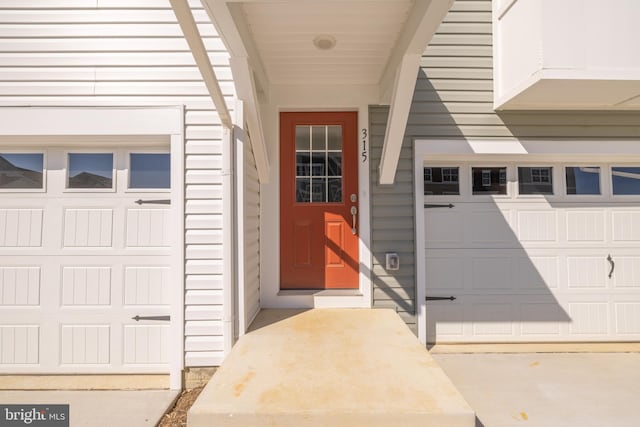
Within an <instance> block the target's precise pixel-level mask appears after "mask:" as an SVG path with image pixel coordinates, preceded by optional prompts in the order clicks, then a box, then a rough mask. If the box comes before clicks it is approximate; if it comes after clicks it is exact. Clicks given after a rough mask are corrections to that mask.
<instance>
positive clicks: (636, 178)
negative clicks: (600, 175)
mask: <svg viewBox="0 0 640 427" xmlns="http://www.w3.org/2000/svg"><path fill="white" fill-rule="evenodd" d="M611 171H612V174H611V175H612V176H611V179H612V181H613V194H620V195H625V194H626V195H632V194H640V167H613V168H611Z"/></svg>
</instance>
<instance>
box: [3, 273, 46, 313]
mask: <svg viewBox="0 0 640 427" xmlns="http://www.w3.org/2000/svg"><path fill="white" fill-rule="evenodd" d="M0 305H3V306H37V305H40V267H38V266H30V267H26V266H25V267H0Z"/></svg>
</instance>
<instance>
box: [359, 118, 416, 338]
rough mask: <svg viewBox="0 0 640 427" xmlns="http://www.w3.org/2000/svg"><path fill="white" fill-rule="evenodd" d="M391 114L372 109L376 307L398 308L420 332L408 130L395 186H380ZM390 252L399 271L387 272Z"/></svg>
mask: <svg viewBox="0 0 640 427" xmlns="http://www.w3.org/2000/svg"><path fill="white" fill-rule="evenodd" d="M388 115H389V108H388V107H370V108H369V120H370V124H369V131H370V133H371V163H370V164H371V241H372V244H371V253H372V258H373V262H372V270H373V271H372V275H371V280H372V284H373V307H374V308H383V307H384V308H395V309H396V311H397V312H398V314H399V315H400V317H402V319H403V320H404V321H405V322H406V323H407V325H409V327H410V328H411V329H412V331H413V332H414V333H417V327H416V318H415V295H416V285H415V276H416V274H415V228H414V207H413V188H414V185H413V156H412V146H411V141H412V139H411V135H410V133H409V131H410V129H408V132H407V136H406V137H405V139H404V141H403V144H402V151H401V152H400V161H399V162H398V170H397V172H396V180H395V184H393V185H378V184H377V182H378V167H379V165H380V156H381V154H382V145H383V143H384V132H385V129H386V124H387V117H388ZM386 252H396V253H397V254H398V255H399V256H400V269H399V270H397V271H386V269H385V263H386V259H385V253H386Z"/></svg>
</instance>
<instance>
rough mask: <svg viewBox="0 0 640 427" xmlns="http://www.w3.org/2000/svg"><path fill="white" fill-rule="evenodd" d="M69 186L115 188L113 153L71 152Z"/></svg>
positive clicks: (69, 158)
mask: <svg viewBox="0 0 640 427" xmlns="http://www.w3.org/2000/svg"><path fill="white" fill-rule="evenodd" d="M68 168H69V174H68V181H67V188H94V189H97V188H113V154H112V153H70V154H69V157H68Z"/></svg>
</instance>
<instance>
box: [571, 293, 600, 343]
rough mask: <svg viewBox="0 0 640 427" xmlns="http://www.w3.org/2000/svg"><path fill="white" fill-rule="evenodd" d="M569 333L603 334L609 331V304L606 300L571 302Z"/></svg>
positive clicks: (584, 334)
mask: <svg viewBox="0 0 640 427" xmlns="http://www.w3.org/2000/svg"><path fill="white" fill-rule="evenodd" d="M568 308H569V315H570V317H571V321H570V323H569V333H570V334H572V335H583V336H598V335H600V336H605V335H607V334H608V333H609V304H607V303H606V302H595V301H593V302H586V301H585V302H571V303H569V304H568Z"/></svg>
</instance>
